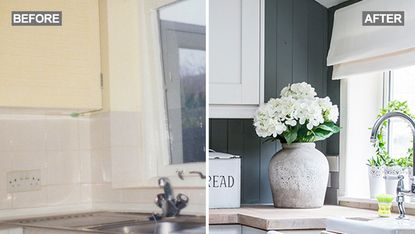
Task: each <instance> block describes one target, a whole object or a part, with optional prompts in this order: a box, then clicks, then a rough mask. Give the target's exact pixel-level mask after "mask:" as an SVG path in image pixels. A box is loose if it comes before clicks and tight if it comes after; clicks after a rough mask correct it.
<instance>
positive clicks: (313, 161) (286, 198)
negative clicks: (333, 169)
mask: <svg viewBox="0 0 415 234" xmlns="http://www.w3.org/2000/svg"><path fill="white" fill-rule="evenodd" d="M315 146H316V145H315V144H314V143H293V144H290V145H287V144H283V149H282V150H280V151H279V152H277V153H276V154H275V155H274V156H273V157H272V159H271V161H270V164H269V168H268V173H269V181H270V184H271V191H272V197H273V201H274V206H275V207H281V208H318V207H322V206H323V204H324V197H325V194H326V189H327V182H328V176H329V164H328V161H327V158H326V157H325V156H324V154H323V153H321V152H320V151H318V150H317V149H316V148H315Z"/></svg>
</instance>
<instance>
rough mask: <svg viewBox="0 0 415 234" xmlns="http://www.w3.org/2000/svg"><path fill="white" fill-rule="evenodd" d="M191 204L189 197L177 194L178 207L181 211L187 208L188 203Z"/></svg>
mask: <svg viewBox="0 0 415 234" xmlns="http://www.w3.org/2000/svg"><path fill="white" fill-rule="evenodd" d="M188 202H189V197H188V196H186V195H184V194H183V193H179V194H177V197H176V207H177V208H178V209H179V210H181V209H183V208H185V207H186V206H187V203H188Z"/></svg>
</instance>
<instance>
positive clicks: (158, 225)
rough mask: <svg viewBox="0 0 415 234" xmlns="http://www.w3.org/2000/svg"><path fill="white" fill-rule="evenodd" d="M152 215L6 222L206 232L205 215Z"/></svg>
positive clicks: (90, 215) (154, 233)
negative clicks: (157, 218) (152, 216)
mask: <svg viewBox="0 0 415 234" xmlns="http://www.w3.org/2000/svg"><path fill="white" fill-rule="evenodd" d="M150 216H151V214H148V213H147V214H146V213H119V212H95V213H80V214H70V215H61V216H48V217H39V218H29V219H20V220H10V221H6V222H4V223H8V224H13V225H18V226H23V227H26V228H42V229H50V228H52V229H53V230H65V231H76V232H83V233H84V232H89V233H108V234H115V233H151V234H157V233H158V234H164V233H172V234H174V233H184V234H186V233H192V234H199V233H206V229H205V217H204V216H193V215H180V216H177V217H170V218H163V219H161V220H159V221H157V222H155V221H149V217H150Z"/></svg>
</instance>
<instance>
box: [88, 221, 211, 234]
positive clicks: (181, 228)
mask: <svg viewBox="0 0 415 234" xmlns="http://www.w3.org/2000/svg"><path fill="white" fill-rule="evenodd" d="M91 229H93V230H97V231H103V232H108V233H158V234H165V233H166V234H167V233H194V234H197V233H205V232H206V229H205V224H204V223H200V222H176V221H158V222H136V221H133V222H122V223H114V224H107V225H101V226H99V227H94V228H91Z"/></svg>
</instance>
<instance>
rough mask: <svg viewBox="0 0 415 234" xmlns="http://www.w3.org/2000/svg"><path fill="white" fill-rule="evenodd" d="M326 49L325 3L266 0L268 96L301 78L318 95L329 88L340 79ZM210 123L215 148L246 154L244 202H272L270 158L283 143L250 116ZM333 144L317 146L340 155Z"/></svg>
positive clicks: (277, 94)
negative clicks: (266, 138)
mask: <svg viewBox="0 0 415 234" xmlns="http://www.w3.org/2000/svg"><path fill="white" fill-rule="evenodd" d="M327 51H328V10H327V9H326V8H325V7H323V6H321V5H320V4H318V3H317V2H315V1H314V0H294V1H293V0H266V1H265V100H268V99H269V98H271V97H278V96H279V92H280V90H281V89H282V88H283V87H284V86H286V85H287V84H289V83H293V82H301V81H306V82H308V83H310V84H311V85H313V86H314V87H315V88H316V90H317V92H318V94H319V96H325V95H327V94H328V93H330V91H328V88H329V87H332V86H335V85H336V84H333V83H331V82H329V81H328V71H327V67H326V55H327ZM334 88H336V89H337V87H334ZM209 124H210V125H209V126H210V129H209V131H210V134H209V136H210V137H209V140H210V148H211V149H214V150H216V151H221V152H228V153H231V154H236V155H241V156H242V191H241V193H242V203H245V204H247V203H270V202H272V197H271V191H270V188H269V183H268V172H267V171H268V163H269V160H270V158H271V157H272V155H273V154H274V153H275V152H276V151H277V150H279V149H280V147H281V146H280V144H279V143H270V142H267V143H264V142H263V140H261V139H260V138H259V137H257V136H256V133H255V129H254V127H253V126H252V119H210V121H209ZM334 145H336V146H337V147H336V146H335V147H329V146H327V143H326V142H322V143H319V144H318V148H319V149H320V150H322V151H323V152H328V153H330V154H333V153H334V154H337V153H338V149H336V148H338V144H337V143H336V140H334ZM326 148H327V150H326ZM328 149H330V150H328Z"/></svg>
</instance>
